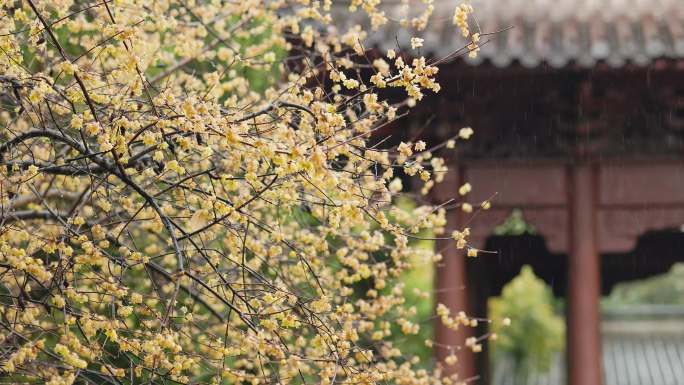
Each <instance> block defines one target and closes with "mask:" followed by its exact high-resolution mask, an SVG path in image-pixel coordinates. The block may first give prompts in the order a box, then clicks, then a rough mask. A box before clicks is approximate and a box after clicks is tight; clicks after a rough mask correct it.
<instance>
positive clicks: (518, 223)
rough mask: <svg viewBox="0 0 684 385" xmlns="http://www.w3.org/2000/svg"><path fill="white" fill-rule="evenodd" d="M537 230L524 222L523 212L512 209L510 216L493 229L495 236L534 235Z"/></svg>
mask: <svg viewBox="0 0 684 385" xmlns="http://www.w3.org/2000/svg"><path fill="white" fill-rule="evenodd" d="M536 232H537V230H536V229H535V228H534V226H532V225H531V224H529V223H527V222H526V221H525V217H524V216H523V212H522V210H520V209H513V210H512V211H511V215H509V216H508V218H506V220H505V221H504V222H503V223H502V224H500V225H498V226H496V227H495V228H494V234H496V235H523V234H535V233H536Z"/></svg>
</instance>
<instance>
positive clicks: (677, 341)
mask: <svg viewBox="0 0 684 385" xmlns="http://www.w3.org/2000/svg"><path fill="white" fill-rule="evenodd" d="M615 310H619V311H615ZM683 311H684V308H682V307H680V306H630V307H628V308H625V309H611V310H610V311H604V312H603V322H602V326H601V330H602V352H601V353H602V356H603V378H604V381H603V384H604V385H681V384H683V383H684V316H683V315H684V313H683ZM492 370H493V373H492V375H493V378H492V382H491V383H492V385H564V384H565V383H566V373H565V358H564V356H563V355H562V354H559V355H557V356H556V357H554V359H553V361H552V363H551V367H550V370H549V371H548V372H547V373H532V374H530V375H528V376H522V377H520V376H519V377H516V376H515V375H514V373H515V372H516V370H515V367H514V364H513V362H512V361H511V360H507V359H505V358H502V357H499V358H498V359H497V360H495V361H493V365H492Z"/></svg>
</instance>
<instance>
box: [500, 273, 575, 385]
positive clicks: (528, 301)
mask: <svg viewBox="0 0 684 385" xmlns="http://www.w3.org/2000/svg"><path fill="white" fill-rule="evenodd" d="M489 314H490V315H491V320H492V326H491V331H492V332H494V333H496V334H497V336H498V338H497V341H496V343H493V344H492V352H493V354H494V357H495V359H512V360H513V361H514V363H515V365H514V367H515V368H516V369H517V373H515V374H516V376H521V375H525V374H528V373H529V372H530V371H548V369H549V368H550V365H551V360H552V358H553V357H554V355H555V354H557V353H559V352H561V351H562V349H563V347H564V336H565V322H564V320H563V318H562V317H561V316H559V315H558V314H556V312H555V306H554V297H553V294H552V293H551V290H550V289H549V288H548V286H547V285H546V284H545V283H544V282H543V281H542V280H541V279H539V278H537V277H536V276H535V275H534V272H533V271H532V268H531V267H529V266H524V267H523V268H522V269H521V271H520V274H519V275H518V276H517V277H516V278H514V279H513V280H512V281H511V282H509V283H508V284H507V285H506V286H505V287H504V289H503V291H502V294H501V296H500V297H492V298H491V299H490V300H489ZM505 318H510V319H512V320H513V322H512V323H511V324H510V325H509V326H506V327H504V322H503V320H504V319H505Z"/></svg>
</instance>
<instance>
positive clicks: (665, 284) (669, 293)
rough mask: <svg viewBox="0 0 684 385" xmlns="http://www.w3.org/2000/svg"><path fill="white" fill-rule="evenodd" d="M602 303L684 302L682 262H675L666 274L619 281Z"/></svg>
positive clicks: (671, 303)
mask: <svg viewBox="0 0 684 385" xmlns="http://www.w3.org/2000/svg"><path fill="white" fill-rule="evenodd" d="M604 304H605V305H606V306H611V305H632V304H669V305H679V304H684V264H683V263H677V264H675V265H674V266H672V268H671V269H670V271H669V272H667V273H666V274H662V275H658V276H655V277H650V278H647V279H642V280H639V281H633V282H625V283H620V284H618V285H616V286H615V288H614V289H613V291H612V292H611V293H610V296H609V297H608V298H606V300H605V301H604Z"/></svg>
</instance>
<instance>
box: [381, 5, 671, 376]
mask: <svg viewBox="0 0 684 385" xmlns="http://www.w3.org/2000/svg"><path fill="white" fill-rule="evenodd" d="M472 3H473V6H474V7H475V10H476V11H475V18H476V24H478V25H479V28H480V29H481V31H482V32H484V33H488V32H496V31H502V32H499V33H496V34H494V35H490V36H485V37H483V38H482V42H483V43H484V45H483V46H482V49H481V51H480V52H479V55H478V56H477V58H476V59H464V58H462V57H459V58H457V59H455V60H452V61H450V62H449V63H447V64H444V65H442V66H441V69H440V75H439V78H440V79H439V80H440V84H441V85H442V91H441V92H440V93H439V94H438V95H437V96H435V97H430V98H429V99H428V100H426V101H423V103H422V106H423V107H422V108H421V109H419V112H418V113H417V114H414V115H413V118H412V119H413V120H412V121H411V122H416V123H407V124H406V127H407V131H410V132H413V133H415V130H416V129H417V128H420V129H421V131H420V135H422V136H429V137H431V138H432V141H433V142H435V141H439V140H444V139H446V138H449V137H452V136H454V135H455V133H456V132H457V131H458V129H459V128H461V127H464V126H471V127H473V128H474V129H475V135H474V136H473V137H472V138H471V140H469V141H468V143H466V144H463V145H461V144H459V145H458V146H457V149H456V150H455V152H453V153H451V155H450V157H449V166H450V168H451V170H452V171H451V172H450V173H449V174H448V176H447V178H446V181H445V182H444V183H442V184H441V185H438V187H437V188H436V189H435V190H434V191H433V192H432V196H431V198H432V199H433V201H434V202H436V203H441V202H444V201H446V200H447V199H449V198H452V197H454V196H455V195H457V190H458V187H459V186H461V185H462V184H463V183H465V182H466V181H467V182H469V183H470V184H472V186H473V192H472V193H471V194H469V195H468V197H467V199H468V201H470V202H472V203H473V204H474V205H476V204H479V202H481V201H483V200H485V199H489V198H491V197H492V196H495V197H494V199H493V200H492V201H493V206H492V208H491V209H490V210H487V211H480V212H478V213H477V214H476V215H473V214H467V213H463V212H458V211H452V212H451V213H450V214H449V215H450V218H449V219H450V223H451V226H452V229H461V228H463V227H470V228H471V231H472V238H471V241H470V242H471V244H472V246H474V247H477V248H480V249H483V250H490V251H495V252H496V253H495V254H481V255H480V256H479V257H478V258H466V257H465V256H464V255H463V253H462V250H457V249H456V248H455V245H454V243H453V242H447V241H443V242H438V244H437V247H438V248H439V250H441V251H442V253H443V255H444V257H445V258H444V260H443V262H442V263H440V264H439V266H437V273H436V288H435V289H436V293H437V300H438V301H439V302H441V303H445V304H447V305H448V306H449V307H450V308H451V309H452V311H458V310H462V309H467V310H468V312H469V313H471V314H473V315H475V316H480V317H486V315H487V314H486V299H487V298H488V297H489V296H495V295H498V294H499V293H500V291H501V289H502V287H503V285H504V284H506V283H507V282H508V281H509V280H510V279H512V278H513V277H514V276H515V275H516V274H517V273H518V272H519V270H520V268H521V266H523V265H525V264H528V265H531V266H532V267H533V269H534V271H535V273H536V274H537V275H538V276H540V277H541V278H543V279H544V280H545V281H546V282H547V283H548V284H550V285H551V287H552V288H553V290H554V292H555V293H556V294H557V295H559V296H564V297H565V298H566V303H567V330H568V333H567V355H566V357H567V365H566V367H567V382H568V384H571V385H599V384H604V383H606V376H605V373H606V369H605V362H606V361H605V358H602V357H603V356H602V338H601V334H600V331H599V322H600V312H599V299H600V297H601V295H602V294H606V293H608V292H609V291H610V290H611V288H612V286H613V285H614V284H615V283H617V282H621V281H626V280H632V279H637V278H643V277H647V276H650V275H654V274H659V273H662V272H665V271H667V270H668V269H669V267H670V266H671V265H672V264H673V263H674V262H676V261H684V233H682V232H681V231H680V226H681V225H682V224H684V1H682V0H648V1H646V0H606V1H600V0H580V1H577V0H531V1H530V0H528V1H521V0H511V1H506V2H501V1H494V0H479V1H473V2H472ZM419 5H420V4H418V2H416V7H418V6H419ZM456 5H457V4H455V3H453V2H451V1H438V2H436V11H435V13H436V15H437V17H436V19H437V20H442V21H444V23H438V22H436V23H435V24H434V25H430V26H429V27H428V29H427V31H425V33H424V34H423V37H425V44H426V45H425V46H424V47H422V48H421V49H422V50H423V52H422V53H423V54H427V55H429V56H430V57H433V58H441V57H445V56H448V55H450V54H451V53H453V52H455V51H457V50H459V49H461V48H462V47H463V46H464V45H465V43H464V41H463V40H461V39H460V38H459V36H457V35H458V33H457V32H456V31H455V29H454V28H453V26H451V25H450V20H451V16H452V15H453V8H454V7H455V6H456ZM509 27H510V28H509ZM397 28H398V27H397ZM477 28H478V26H477V25H475V24H474V25H473V26H472V29H473V30H477ZM409 37H410V34H409V33H408V32H406V31H401V30H398V29H397V30H395V29H393V27H388V28H386V29H385V30H383V31H380V32H378V33H377V34H376V35H375V36H371V39H372V40H373V41H376V42H378V44H377V47H378V48H381V49H386V48H396V45H397V44H401V42H407V41H408V38H409ZM426 121H431V122H432V123H431V124H430V125H429V126H428V127H424V126H421V125H422V124H423V123H424V122H426ZM411 130H413V131H411ZM415 135H418V134H414V136H415ZM512 209H521V210H522V212H523V213H524V216H525V218H526V220H527V221H528V222H530V223H531V224H533V225H534V226H535V227H536V229H537V230H538V233H537V234H536V235H523V236H515V237H513V236H493V235H492V230H493V229H494V227H495V226H496V225H497V224H500V223H501V222H502V221H504V219H505V218H506V217H507V216H508V215H509V214H510V212H511V210H512ZM485 327H486V326H485ZM467 333H470V332H469V331H467V330H463V329H461V330H460V331H457V332H454V331H451V330H447V329H445V328H444V327H443V326H442V325H441V324H439V323H437V324H436V340H437V342H439V343H440V344H442V345H449V346H455V345H459V344H462V343H463V340H464V338H465V337H466V336H467ZM442 345H438V346H442ZM447 354H448V351H447V350H446V349H442V348H439V347H437V348H436V355H437V358H438V359H440V360H442V359H444V357H445V356H446V355H447ZM478 357H481V358H473V356H472V355H471V354H461V355H460V357H459V363H458V365H457V368H456V369H457V370H458V371H459V373H460V376H461V378H464V379H466V378H470V377H471V376H472V377H473V378H475V376H476V375H479V378H478V379H476V380H474V382H475V383H480V384H486V383H488V382H489V374H488V373H489V372H488V370H487V363H486V355H478ZM476 361H479V362H476ZM564 377H566V376H564ZM680 380H681V379H680ZM606 385H608V384H607V383H606Z"/></svg>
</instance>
